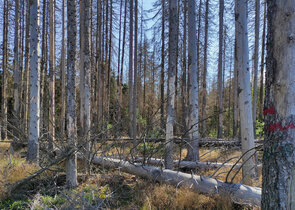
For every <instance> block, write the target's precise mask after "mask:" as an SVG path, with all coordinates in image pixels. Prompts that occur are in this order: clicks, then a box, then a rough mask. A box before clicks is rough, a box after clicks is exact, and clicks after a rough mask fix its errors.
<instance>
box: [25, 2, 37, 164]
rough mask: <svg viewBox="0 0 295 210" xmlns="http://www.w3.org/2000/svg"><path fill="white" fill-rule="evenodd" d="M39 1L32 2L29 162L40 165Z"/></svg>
mask: <svg viewBox="0 0 295 210" xmlns="http://www.w3.org/2000/svg"><path fill="white" fill-rule="evenodd" d="M38 13H39V0H31V1H30V35H31V39H30V69H29V71H30V115H29V139H28V154H27V160H28V161H30V162H36V163H38V161H39V160H38V159H39V135H40V133H39V132H40V62H39V15H38Z"/></svg>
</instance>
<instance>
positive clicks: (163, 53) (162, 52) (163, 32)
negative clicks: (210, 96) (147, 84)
mask: <svg viewBox="0 0 295 210" xmlns="http://www.w3.org/2000/svg"><path fill="white" fill-rule="evenodd" d="M161 42H162V43H161V80H160V92H161V93H160V97H161V100H160V103H161V104H160V110H161V128H162V129H164V125H165V121H164V104H165V99H164V83H165V82H164V79H165V74H164V71H165V0H162V26H161Z"/></svg>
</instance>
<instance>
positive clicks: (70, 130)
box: [66, 0, 78, 188]
mask: <svg viewBox="0 0 295 210" xmlns="http://www.w3.org/2000/svg"><path fill="white" fill-rule="evenodd" d="M67 20H68V23H67V34H68V38H67V58H68V59H67V138H68V139H67V143H68V148H69V149H73V148H75V145H76V143H77V134H76V132H77V130H76V111H75V99H76V93H75V76H76V65H75V60H76V34H77V23H76V1H75V0H67ZM66 177H67V178H66V179H67V180H66V182H67V186H68V187H69V188H73V187H76V186H77V185H78V182H77V155H76V154H72V155H71V156H70V157H69V158H68V160H67V162H66Z"/></svg>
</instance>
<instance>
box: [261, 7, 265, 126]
mask: <svg viewBox="0 0 295 210" xmlns="http://www.w3.org/2000/svg"><path fill="white" fill-rule="evenodd" d="M263 14H264V17H263V29H262V43H261V62H260V91H259V92H260V93H259V119H260V120H262V119H263V74H264V73H263V69H264V51H265V31H266V30H265V28H266V1H264V13H263Z"/></svg>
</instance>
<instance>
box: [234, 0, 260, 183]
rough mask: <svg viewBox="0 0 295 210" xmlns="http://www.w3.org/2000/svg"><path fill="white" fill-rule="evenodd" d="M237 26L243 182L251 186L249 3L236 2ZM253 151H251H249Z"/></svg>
mask: <svg viewBox="0 0 295 210" xmlns="http://www.w3.org/2000/svg"><path fill="white" fill-rule="evenodd" d="M235 17H236V19H235V26H236V29H235V30H236V31H235V34H236V52H235V53H236V54H235V62H236V64H237V68H238V69H237V70H238V90H239V91H238V97H239V111H240V119H241V142H242V153H243V154H245V153H246V152H247V153H246V154H245V155H244V157H243V161H244V165H243V181H244V183H245V184H251V182H252V178H253V177H255V176H256V170H255V155H254V154H255V150H254V149H253V148H254V147H255V144H254V132H253V120H252V107H251V89H250V70H249V48H248V30H247V1H246V0H243V1H240V0H236V1H235ZM249 150H251V151H249Z"/></svg>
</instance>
